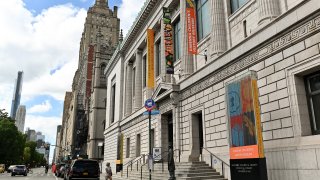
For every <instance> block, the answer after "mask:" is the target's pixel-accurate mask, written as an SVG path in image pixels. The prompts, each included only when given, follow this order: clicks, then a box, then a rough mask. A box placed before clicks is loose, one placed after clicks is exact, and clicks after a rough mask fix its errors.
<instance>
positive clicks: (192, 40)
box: [186, 0, 198, 54]
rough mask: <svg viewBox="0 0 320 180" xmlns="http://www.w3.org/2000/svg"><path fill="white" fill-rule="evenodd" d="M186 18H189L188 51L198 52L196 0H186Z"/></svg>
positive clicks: (191, 52)
mask: <svg viewBox="0 0 320 180" xmlns="http://www.w3.org/2000/svg"><path fill="white" fill-rule="evenodd" d="M186 20H187V37H188V52H189V53H190V54H197V51H198V50H197V48H198V40H197V20H196V10H195V2H194V0H186Z"/></svg>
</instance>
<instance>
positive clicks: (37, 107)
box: [28, 100, 52, 113]
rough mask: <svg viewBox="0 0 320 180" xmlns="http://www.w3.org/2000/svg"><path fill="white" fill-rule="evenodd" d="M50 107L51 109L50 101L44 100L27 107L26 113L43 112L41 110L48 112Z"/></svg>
mask: <svg viewBox="0 0 320 180" xmlns="http://www.w3.org/2000/svg"><path fill="white" fill-rule="evenodd" d="M51 109H52V105H51V103H50V101H49V100H46V101H45V102H43V103H41V104H37V105H34V106H32V107H31V108H29V109H28V113H43V112H48V111H49V110H51Z"/></svg>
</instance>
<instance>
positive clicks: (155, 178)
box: [113, 162, 226, 180]
mask: <svg viewBox="0 0 320 180" xmlns="http://www.w3.org/2000/svg"><path fill="white" fill-rule="evenodd" d="M175 165H176V170H175V175H176V179H177V180H201V179H206V180H210V179H212V180H226V179H225V178H223V176H222V175H220V173H219V172H217V171H216V170H215V169H213V168H211V167H210V166H209V165H208V164H206V163H205V162H181V163H176V164H175ZM162 169H163V171H162ZM126 176H127V169H126V168H124V171H123V176H122V177H120V174H119V176H118V175H117V176H115V177H114V178H113V179H116V180H117V179H119V180H120V179H121V180H124V179H126V180H128V179H130V180H140V179H141V166H138V171H137V167H136V166H134V165H133V166H132V171H131V167H129V169H128V176H129V177H128V178H127V177H126ZM151 177H152V180H166V179H169V172H168V164H167V162H164V163H163V164H162V163H156V164H154V170H153V171H152V175H151ZM142 179H143V180H146V179H149V169H148V166H147V165H144V166H142Z"/></svg>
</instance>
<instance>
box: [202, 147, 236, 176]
mask: <svg viewBox="0 0 320 180" xmlns="http://www.w3.org/2000/svg"><path fill="white" fill-rule="evenodd" d="M202 149H204V150H206V151H207V152H208V153H209V154H210V166H211V168H213V165H212V156H213V157H215V158H216V159H218V160H219V161H221V171H222V176H223V177H224V166H228V167H229V168H230V165H229V164H228V163H227V162H225V161H224V160H222V159H221V158H219V157H218V156H216V155H214V154H213V153H212V152H210V151H209V150H208V149H207V148H205V147H202ZM201 161H203V159H202V154H201Z"/></svg>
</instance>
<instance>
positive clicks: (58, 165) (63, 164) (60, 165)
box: [55, 163, 66, 177]
mask: <svg viewBox="0 0 320 180" xmlns="http://www.w3.org/2000/svg"><path fill="white" fill-rule="evenodd" d="M65 165H66V164H65V163H59V164H56V172H55V175H56V176H57V177H60V168H61V167H62V166H65Z"/></svg>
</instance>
